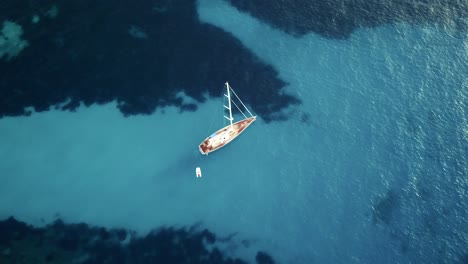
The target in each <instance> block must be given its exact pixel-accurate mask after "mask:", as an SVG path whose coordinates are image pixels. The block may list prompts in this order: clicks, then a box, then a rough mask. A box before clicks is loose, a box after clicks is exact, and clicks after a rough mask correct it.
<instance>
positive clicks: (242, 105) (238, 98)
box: [229, 87, 254, 116]
mask: <svg viewBox="0 0 468 264" xmlns="http://www.w3.org/2000/svg"><path fill="white" fill-rule="evenodd" d="M229 88H230V89H231V91H232V93H233V94H234V95H235V96H236V97H237V100H239V102H240V103H241V104H242V106H244V108H245V110H247V112H249V114H250V115H251V116H254V115H252V113H250V111H249V109H248V108H247V106H245V104H244V103H243V102H242V100H241V99H240V98H239V96H237V94H236V92H234V90H233V89H232V88H231V87H229Z"/></svg>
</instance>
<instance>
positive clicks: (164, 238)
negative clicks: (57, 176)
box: [0, 217, 275, 264]
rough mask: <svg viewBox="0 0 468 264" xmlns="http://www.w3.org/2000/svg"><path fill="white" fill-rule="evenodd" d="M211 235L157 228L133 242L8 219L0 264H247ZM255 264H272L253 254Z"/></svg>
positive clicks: (120, 232)
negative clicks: (228, 255) (38, 226)
mask: <svg viewBox="0 0 468 264" xmlns="http://www.w3.org/2000/svg"><path fill="white" fill-rule="evenodd" d="M216 242H217V238H216V235H215V234H213V233H212V232H210V231H209V230H207V229H203V230H198V228H196V227H192V228H189V229H185V228H178V229H177V228H160V229H157V230H154V231H152V232H150V233H149V234H147V235H146V236H141V237H139V236H137V235H136V234H135V232H132V231H128V230H124V229H106V228H102V227H92V226H89V225H87V224H84V223H80V224H66V223H64V222H63V221H61V220H56V221H55V222H54V223H52V224H49V225H47V226H45V227H40V228H36V227H33V226H30V225H27V224H26V223H23V222H20V221H17V220H16V219H14V218H13V217H10V218H8V219H6V220H3V221H0V263H2V264H10V263H15V264H21V263H35V264H40V263H54V264H57V263H74V264H92V263H96V264H97V263H99V264H102V263H116V264H120V263H122V264H124V263H172V264H178V263H193V264H196V263H207V264H208V263H219V264H222V263H229V264H242V263H247V262H246V261H244V260H241V259H238V258H232V257H227V256H226V255H225V254H224V253H223V252H222V250H221V249H219V248H218V247H217V246H216V245H215V243H216ZM256 263H258V264H270V263H275V262H274V261H273V259H272V258H271V257H270V256H269V255H268V254H266V253H264V252H261V251H259V252H258V253H257V255H256Z"/></svg>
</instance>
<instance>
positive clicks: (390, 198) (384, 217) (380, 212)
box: [372, 190, 401, 224]
mask: <svg viewBox="0 0 468 264" xmlns="http://www.w3.org/2000/svg"><path fill="white" fill-rule="evenodd" d="M400 203H401V199H400V197H399V195H398V194H397V193H396V192H395V191H394V190H388V191H387V193H386V194H385V195H384V196H382V197H380V198H379V200H378V201H377V202H376V204H374V205H373V206H372V220H373V221H374V223H378V222H383V223H385V224H390V222H391V221H392V220H393V216H394V214H395V211H396V210H397V209H398V208H399V207H400Z"/></svg>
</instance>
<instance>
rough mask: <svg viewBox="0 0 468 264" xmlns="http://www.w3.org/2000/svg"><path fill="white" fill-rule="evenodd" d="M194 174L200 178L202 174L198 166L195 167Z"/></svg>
mask: <svg viewBox="0 0 468 264" xmlns="http://www.w3.org/2000/svg"><path fill="white" fill-rule="evenodd" d="M195 174H196V175H197V178H201V176H202V175H201V169H200V167H197V168H196V169H195Z"/></svg>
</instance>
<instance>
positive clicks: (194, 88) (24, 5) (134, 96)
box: [0, 0, 299, 121]
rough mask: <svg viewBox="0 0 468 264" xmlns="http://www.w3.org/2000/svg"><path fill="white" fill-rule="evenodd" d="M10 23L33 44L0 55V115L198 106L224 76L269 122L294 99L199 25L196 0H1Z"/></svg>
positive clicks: (245, 54) (227, 40)
mask: <svg viewBox="0 0 468 264" xmlns="http://www.w3.org/2000/svg"><path fill="white" fill-rule="evenodd" d="M54 10H55V11H56V12H55V11H54ZM54 12H55V13H54ZM54 14H55V16H54ZM34 16H36V18H39V21H38V22H33V17H34ZM6 20H9V21H12V22H15V23H17V24H19V25H21V26H22V27H23V31H24V34H23V36H22V38H23V39H25V40H26V41H28V43H29V45H28V47H26V48H25V49H24V50H23V51H22V52H21V53H20V54H19V55H18V56H17V57H14V58H12V59H10V60H7V59H5V58H3V59H0V95H1V96H0V117H2V116H16V115H28V114H29V113H28V112H27V111H25V110H24V108H25V107H34V109H35V110H36V111H47V110H48V109H50V108H51V107H54V106H55V107H57V105H59V104H60V108H61V109H63V110H71V111H73V110H74V109H76V108H77V107H78V106H79V104H80V103H83V104H84V105H91V104H104V103H108V102H110V101H113V100H116V101H117V103H118V107H119V109H120V110H121V112H122V113H123V114H125V115H135V114H150V113H152V112H153V111H154V110H155V109H156V108H157V107H162V106H168V105H175V106H178V107H180V108H181V110H182V111H195V110H196V109H197V106H196V105H195V104H184V102H182V100H181V99H180V98H179V97H177V96H176V94H177V93H179V92H180V91H184V92H185V94H187V95H189V96H191V97H193V98H194V99H195V100H197V101H198V102H203V101H204V100H205V97H204V95H205V94H208V95H211V96H214V97H219V96H221V95H222V89H223V85H224V82H226V81H230V83H231V85H232V87H233V88H234V89H235V90H236V91H237V93H238V94H240V95H241V96H242V98H243V100H244V101H245V102H247V103H248V104H249V105H250V106H251V108H252V109H253V110H254V111H255V112H256V114H258V115H259V116H260V117H262V118H263V119H264V120H266V121H271V120H274V119H275V118H277V117H281V115H278V113H280V112H281V110H282V109H284V108H286V107H287V106H288V105H290V104H296V103H299V100H298V99H297V98H294V97H292V96H289V95H285V94H284V93H283V92H282V88H283V87H284V86H285V83H284V82H283V81H282V80H280V79H279V78H278V77H277V72H276V71H275V69H273V68H272V67H271V66H270V65H266V64H264V63H263V62H262V61H260V60H259V59H258V58H257V57H256V56H255V55H254V54H252V53H251V52H250V51H249V50H247V49H246V48H245V47H243V46H242V44H241V42H240V41H238V40H237V39H235V38H234V37H233V36H232V35H230V34H228V33H226V32H224V31H223V30H221V29H219V28H216V27H214V26H211V25H208V24H202V23H200V22H199V20H198V15H197V13H196V5H195V1H194V0H190V1H186V0H172V1H162V0H161V1H151V2H148V1H136V2H135V1H133V2H128V1H91V0H83V1H71V2H66V3H65V2H56V1H51V0H46V1H41V2H40V3H39V2H34V1H26V0H4V1H2V14H0V27H1V24H3V22H4V21H6Z"/></svg>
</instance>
